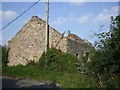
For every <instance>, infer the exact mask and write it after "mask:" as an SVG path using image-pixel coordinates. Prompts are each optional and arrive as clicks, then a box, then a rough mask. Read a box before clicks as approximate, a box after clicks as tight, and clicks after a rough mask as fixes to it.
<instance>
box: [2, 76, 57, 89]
mask: <svg viewBox="0 0 120 90" xmlns="http://www.w3.org/2000/svg"><path fill="white" fill-rule="evenodd" d="M0 79H2V88H56V89H59V86H58V84H56V83H43V82H40V81H36V80H27V79H15V78H5V77H2V78H0Z"/></svg>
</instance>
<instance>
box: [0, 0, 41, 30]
mask: <svg viewBox="0 0 120 90" xmlns="http://www.w3.org/2000/svg"><path fill="white" fill-rule="evenodd" d="M39 2H40V0H38V1H37V2H35V3H34V4H33V5H32V6H30V7H29V8H27V9H26V10H25V11H24V12H22V13H21V14H20V15H19V16H17V17H16V18H15V19H13V20H12V21H11V22H9V23H8V24H7V25H5V26H4V27H2V28H1V29H0V31H2V30H3V29H5V28H6V27H8V26H9V25H10V24H12V23H13V22H14V21H15V20H17V19H18V18H19V17H21V16H22V15H23V14H25V13H26V12H27V11H28V10H30V9H31V8H32V7H34V6H35V5H36V4H37V3H39Z"/></svg>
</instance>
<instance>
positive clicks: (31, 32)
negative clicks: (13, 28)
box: [8, 16, 90, 66]
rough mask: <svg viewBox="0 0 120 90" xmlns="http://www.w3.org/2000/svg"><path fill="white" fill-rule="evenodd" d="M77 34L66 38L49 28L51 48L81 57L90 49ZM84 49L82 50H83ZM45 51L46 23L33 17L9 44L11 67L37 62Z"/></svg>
mask: <svg viewBox="0 0 120 90" xmlns="http://www.w3.org/2000/svg"><path fill="white" fill-rule="evenodd" d="M85 44H86V43H85V42H84V41H83V40H82V39H81V38H79V37H78V36H77V35H75V34H69V35H68V36H67V37H64V36H63V35H62V34H61V33H60V32H58V31H57V30H55V29H54V28H52V27H50V26H49V46H50V47H55V48H57V49H60V50H61V51H63V52H68V53H72V54H74V55H76V56H77V57H81V55H82V54H83V53H84V51H87V50H89V49H90V46H89V45H87V46H85ZM81 47H82V48H81ZM44 49H45V21H43V20H42V19H40V18H39V17H37V16H33V17H32V18H31V19H30V21H28V22H27V23H26V24H25V25H24V27H23V28H22V29H21V30H20V31H19V32H18V33H17V34H16V35H15V36H14V37H13V38H12V39H11V40H10V41H9V42H8V51H9V52H8V60H9V63H8V65H9V66H13V65H18V64H22V65H26V64H27V62H28V61H30V60H34V61H35V62H37V61H38V60H39V58H40V57H41V55H42V54H43V52H44Z"/></svg>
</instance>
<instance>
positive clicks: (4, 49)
mask: <svg viewBox="0 0 120 90" xmlns="http://www.w3.org/2000/svg"><path fill="white" fill-rule="evenodd" d="M1 47H2V52H1V53H2V64H3V65H7V63H8V50H7V46H1Z"/></svg>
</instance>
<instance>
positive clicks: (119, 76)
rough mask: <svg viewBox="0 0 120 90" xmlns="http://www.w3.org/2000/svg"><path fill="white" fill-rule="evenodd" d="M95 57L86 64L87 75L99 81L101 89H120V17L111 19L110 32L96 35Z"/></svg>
mask: <svg viewBox="0 0 120 90" xmlns="http://www.w3.org/2000/svg"><path fill="white" fill-rule="evenodd" d="M96 35H97V37H98V38H99V41H97V42H96V44H95V47H96V51H94V55H93V57H92V58H91V62H89V63H85V68H87V69H88V70H87V72H88V73H87V75H89V76H91V77H93V78H96V79H98V81H99V84H100V86H101V87H110V88H111V87H112V88H114V87H115V88H118V87H120V16H117V17H116V18H113V17H111V25H110V31H109V32H102V33H99V34H96Z"/></svg>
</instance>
